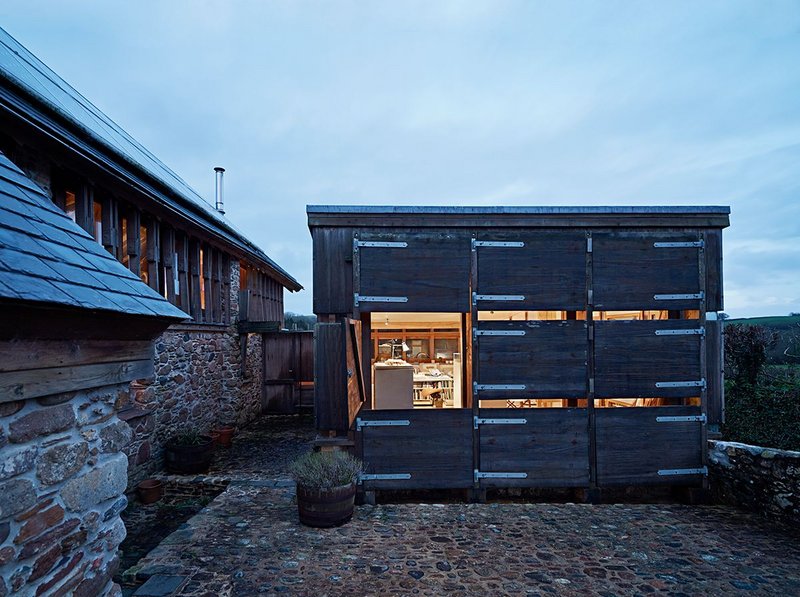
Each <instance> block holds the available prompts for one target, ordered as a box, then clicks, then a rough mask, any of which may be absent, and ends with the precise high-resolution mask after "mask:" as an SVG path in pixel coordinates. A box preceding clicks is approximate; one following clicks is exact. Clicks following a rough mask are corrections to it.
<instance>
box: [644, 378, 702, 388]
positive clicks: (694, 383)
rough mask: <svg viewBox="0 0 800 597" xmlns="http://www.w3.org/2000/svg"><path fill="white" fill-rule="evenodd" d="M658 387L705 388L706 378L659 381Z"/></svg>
mask: <svg viewBox="0 0 800 597" xmlns="http://www.w3.org/2000/svg"><path fill="white" fill-rule="evenodd" d="M656 387H657V388H705V387H706V380H705V378H704V379H701V380H700V381H657V382H656Z"/></svg>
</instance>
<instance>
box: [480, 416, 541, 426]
mask: <svg viewBox="0 0 800 597" xmlns="http://www.w3.org/2000/svg"><path fill="white" fill-rule="evenodd" d="M527 422H528V419H491V418H489V419H487V418H483V417H477V416H476V417H472V428H473V429H477V428H478V425H525V424H527Z"/></svg>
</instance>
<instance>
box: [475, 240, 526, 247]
mask: <svg viewBox="0 0 800 597" xmlns="http://www.w3.org/2000/svg"><path fill="white" fill-rule="evenodd" d="M524 246H525V243H523V242H520V241H501V240H476V239H474V238H473V239H472V248H473V249H475V248H477V247H505V248H509V249H511V248H520V247H524Z"/></svg>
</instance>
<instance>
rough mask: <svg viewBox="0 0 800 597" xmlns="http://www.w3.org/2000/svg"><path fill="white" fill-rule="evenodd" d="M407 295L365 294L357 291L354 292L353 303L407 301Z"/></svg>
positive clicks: (356, 304)
mask: <svg viewBox="0 0 800 597" xmlns="http://www.w3.org/2000/svg"><path fill="white" fill-rule="evenodd" d="M407 302H408V297H407V296H363V295H361V294H358V293H357V292H356V293H355V294H353V304H354V305H355V306H356V307H358V304H359V303H407Z"/></svg>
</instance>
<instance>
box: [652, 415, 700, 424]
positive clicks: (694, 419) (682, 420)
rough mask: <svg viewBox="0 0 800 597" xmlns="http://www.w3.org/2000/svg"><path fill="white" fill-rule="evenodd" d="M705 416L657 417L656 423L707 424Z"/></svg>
mask: <svg viewBox="0 0 800 597" xmlns="http://www.w3.org/2000/svg"><path fill="white" fill-rule="evenodd" d="M705 422H706V416H705V415H675V416H667V417H656V423H705Z"/></svg>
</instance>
